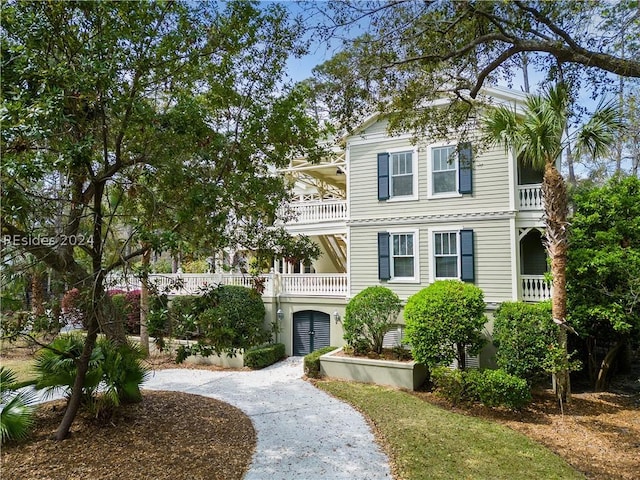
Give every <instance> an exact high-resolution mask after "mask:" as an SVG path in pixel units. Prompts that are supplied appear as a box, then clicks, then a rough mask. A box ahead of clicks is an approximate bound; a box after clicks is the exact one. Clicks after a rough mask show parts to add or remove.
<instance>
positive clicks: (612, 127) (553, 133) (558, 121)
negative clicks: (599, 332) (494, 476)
mask: <svg viewBox="0 0 640 480" xmlns="http://www.w3.org/2000/svg"><path fill="white" fill-rule="evenodd" d="M568 107H569V94H568V90H567V88H566V86H565V85H564V84H559V85H557V86H556V87H552V88H549V89H548V90H547V91H546V92H545V93H544V94H543V95H532V96H529V97H528V98H527V100H526V102H525V105H524V108H523V110H522V111H521V112H518V111H516V110H515V109H511V108H508V107H504V106H503V107H497V108H493V109H491V110H489V112H488V114H487V115H486V116H485V118H484V119H483V122H482V126H483V131H484V133H485V140H486V141H488V143H490V144H494V145H495V144H502V145H504V146H505V148H507V149H512V150H513V151H514V153H515V154H516V155H517V158H519V159H521V161H522V162H523V163H524V164H528V165H530V166H532V167H534V168H536V169H539V170H543V169H544V176H543V181H542V195H543V199H544V214H545V218H544V221H545V237H546V241H545V247H546V249H547V252H548V254H549V258H550V259H551V274H552V276H553V298H552V315H553V320H554V321H555V322H556V323H558V324H559V325H560V327H561V328H559V329H558V330H559V334H558V335H559V338H558V340H559V344H560V348H561V349H562V351H563V361H562V363H563V365H561V366H560V371H559V372H558V374H557V377H556V394H557V395H558V399H559V400H560V401H567V400H568V399H570V396H571V390H570V383H569V358H568V355H567V328H562V327H566V325H565V322H566V316H567V315H566V314H567V297H566V265H567V249H568V244H567V227H568V223H567V214H568V198H567V186H566V184H565V181H564V179H563V177H562V175H561V174H560V172H559V171H558V169H557V167H556V163H557V160H558V159H559V158H560V157H561V155H562V151H563V150H564V149H565V148H566V147H567V146H569V145H571V144H573V145H575V149H576V158H579V156H580V155H581V154H583V153H588V154H590V155H592V156H594V157H597V156H602V155H604V154H606V153H607V152H608V150H609V147H610V146H611V145H613V144H614V142H615V132H616V131H617V130H618V129H619V128H620V127H621V121H620V117H619V115H618V111H619V110H618V108H617V106H616V105H614V104H613V103H608V104H601V105H600V106H599V107H598V108H597V109H596V112H595V113H594V114H593V115H592V116H591V118H590V119H589V120H588V121H587V123H585V124H584V125H583V126H582V127H581V128H580V129H579V130H578V131H577V132H575V133H573V134H572V135H571V136H570V137H567V136H566V135H565V132H566V127H567V122H568Z"/></svg>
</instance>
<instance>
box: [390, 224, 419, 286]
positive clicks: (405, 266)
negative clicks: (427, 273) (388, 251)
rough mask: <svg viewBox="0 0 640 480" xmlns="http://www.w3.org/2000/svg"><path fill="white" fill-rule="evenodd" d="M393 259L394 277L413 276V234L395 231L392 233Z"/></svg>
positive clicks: (392, 270)
mask: <svg viewBox="0 0 640 480" xmlns="http://www.w3.org/2000/svg"><path fill="white" fill-rule="evenodd" d="M391 243H392V250H393V251H392V261H391V276H392V277H393V278H400V277H402V278H413V276H414V258H415V257H414V254H413V234H412V233H395V234H392V235H391Z"/></svg>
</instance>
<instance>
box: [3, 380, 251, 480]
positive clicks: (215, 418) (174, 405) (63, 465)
mask: <svg viewBox="0 0 640 480" xmlns="http://www.w3.org/2000/svg"><path fill="white" fill-rule="evenodd" d="M143 396H144V399H143V401H142V402H141V403H137V404H134V405H129V406H127V407H125V408H124V409H123V410H121V411H120V413H119V414H118V415H117V416H116V417H115V418H112V419H109V420H108V421H103V420H97V419H95V418H94V417H91V416H89V415H88V414H86V413H85V414H80V415H79V416H78V418H76V421H75V422H74V424H73V426H72V433H71V436H70V437H69V438H68V439H67V440H64V441H62V442H56V441H55V440H53V439H52V438H53V435H54V433H55V430H56V428H57V427H58V424H59V423H60V420H61V419H62V415H63V414H64V402H63V401H56V402H49V403H46V404H44V405H42V406H41V407H40V408H38V410H37V414H36V415H37V418H36V426H35V428H34V429H33V432H32V433H33V434H32V436H31V439H30V440H28V441H26V442H23V443H9V444H7V445H5V446H3V448H2V478H3V480H10V479H16V480H18V479H20V480H35V479H47V480H58V479H59V480H75V479H77V480H84V479H88V478H99V479H105V480H106V479H122V478H126V479H129V480H132V479H141V480H143V479H144V480H146V479H149V478H153V479H172V480H183V479H184V480H198V479H203V480H204V479H207V480H209V479H220V480H234V479H241V478H243V476H244V474H245V473H246V471H247V469H248V467H249V464H250V462H251V457H252V455H253V452H254V449H255V445H256V433H255V430H254V428H253V425H252V423H251V420H250V419H249V418H248V417H247V416H246V415H245V414H244V413H242V412H241V411H240V410H238V409H237V408H235V407H233V406H231V405H228V404H226V403H224V402H220V401H218V400H215V399H211V398H206V397H201V396H197V395H188V394H185V393H174V392H144V394H143Z"/></svg>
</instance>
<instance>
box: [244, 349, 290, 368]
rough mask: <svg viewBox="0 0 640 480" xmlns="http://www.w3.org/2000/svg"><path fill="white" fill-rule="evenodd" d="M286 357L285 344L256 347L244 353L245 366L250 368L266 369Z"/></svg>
mask: <svg viewBox="0 0 640 480" xmlns="http://www.w3.org/2000/svg"><path fill="white" fill-rule="evenodd" d="M284 357H285V351H284V344H283V343H274V344H271V345H265V346H263V347H255V348H252V349H250V350H247V351H245V352H244V365H245V367H249V368H255V369H260V368H265V367H268V366H269V365H273V364H274V363H276V362H278V361H280V360H282V359H283V358H284Z"/></svg>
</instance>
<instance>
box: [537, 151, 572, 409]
mask: <svg viewBox="0 0 640 480" xmlns="http://www.w3.org/2000/svg"><path fill="white" fill-rule="evenodd" d="M542 195H543V198H544V202H545V223H546V232H545V235H546V247H547V251H548V252H549V258H551V274H552V276H553V297H552V301H551V313H552V315H553V318H554V320H556V322H559V323H562V322H564V321H565V320H566V317H567V276H566V269H567V211H568V198H567V186H566V184H565V182H564V179H563V178H562V175H560V172H558V170H557V169H556V167H555V159H553V160H551V161H547V162H546V165H545V170H544V177H543V181H542ZM558 344H559V346H560V348H561V349H562V351H563V353H564V355H563V361H562V365H560V370H559V372H558V373H557V378H556V382H555V385H556V395H557V397H558V400H559V401H561V402H566V403H568V402H569V401H570V398H571V385H570V381H569V358H568V349H567V330H566V329H564V328H559V329H558Z"/></svg>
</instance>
